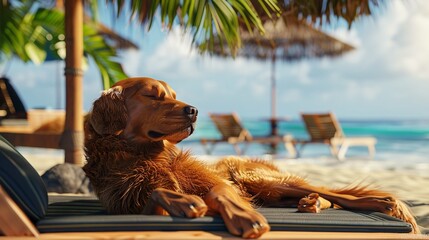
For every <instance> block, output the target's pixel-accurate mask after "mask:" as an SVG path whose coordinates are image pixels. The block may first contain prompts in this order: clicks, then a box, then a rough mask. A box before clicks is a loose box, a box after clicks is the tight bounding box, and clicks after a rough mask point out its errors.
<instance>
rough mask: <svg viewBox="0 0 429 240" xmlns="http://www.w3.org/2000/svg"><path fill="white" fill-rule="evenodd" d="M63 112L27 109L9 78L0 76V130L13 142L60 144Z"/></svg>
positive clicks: (36, 145)
mask: <svg viewBox="0 0 429 240" xmlns="http://www.w3.org/2000/svg"><path fill="white" fill-rule="evenodd" d="M64 118H65V112H64V111H63V110H42V109H30V110H27V109H26V107H25V106H24V104H23V102H22V101H21V99H20V97H19V95H18V93H17V92H16V91H15V89H14V88H13V86H12V84H11V83H10V80H9V79H8V78H5V77H1V78H0V134H2V136H3V137H4V138H6V139H7V140H8V141H9V142H11V143H12V144H13V145H14V146H25V147H43V148H60V138H61V135H62V133H63V128H64V127H63V125H64Z"/></svg>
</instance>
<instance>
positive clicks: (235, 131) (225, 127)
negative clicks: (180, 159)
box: [200, 113, 296, 157]
mask: <svg viewBox="0 0 429 240" xmlns="http://www.w3.org/2000/svg"><path fill="white" fill-rule="evenodd" d="M209 116H210V118H211V120H212V121H213V123H214V124H215V126H216V128H217V129H218V130H219V133H220V134H221V135H222V136H221V138H218V139H207V138H203V139H200V142H201V144H202V145H203V147H204V148H205V150H206V153H207V154H211V153H212V152H213V150H214V147H215V145H216V144H218V143H222V142H226V143H229V144H231V145H232V146H233V147H234V150H235V152H236V153H237V155H242V154H244V153H245V151H246V149H247V147H248V145H249V144H250V143H259V144H270V145H278V144H283V145H284V146H285V148H286V150H287V151H288V153H289V156H290V157H295V156H296V150H295V146H294V141H293V138H292V136H290V135H284V136H252V135H251V134H250V132H249V131H248V130H247V129H246V128H245V127H244V126H243V124H242V123H241V121H240V119H239V117H238V115H237V114H236V113H228V114H213V113H211V114H209ZM240 144H244V147H243V148H240Z"/></svg>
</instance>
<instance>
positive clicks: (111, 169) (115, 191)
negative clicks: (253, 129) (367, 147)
mask: <svg viewBox="0 0 429 240" xmlns="http://www.w3.org/2000/svg"><path fill="white" fill-rule="evenodd" d="M197 115H198V110H197V109H196V108H195V107H193V106H191V105H188V104H186V103H184V102H181V101H178V100H176V93H175V92H174V91H173V89H171V88H170V87H169V86H168V85H167V83H165V82H163V81H157V80H154V79H151V78H130V79H126V80H123V81H120V82H118V83H116V84H115V85H114V86H113V87H112V88H111V89H109V90H107V91H104V92H103V93H102V95H101V97H100V98H99V99H97V100H96V101H95V102H94V105H93V108H92V111H91V112H90V113H89V114H88V116H87V118H86V120H85V154H86V159H87V163H86V165H85V166H84V171H85V173H86V174H87V176H88V177H89V179H90V180H91V183H92V185H93V187H94V190H95V192H96V194H97V195H98V197H99V199H100V201H101V203H102V204H103V205H104V207H105V208H106V209H107V210H108V211H109V212H110V213H113V214H169V215H171V216H176V217H188V218H197V217H201V216H215V215H217V216H219V215H220V216H221V217H222V219H223V220H224V222H225V225H226V227H227V229H228V231H229V232H230V233H231V234H233V235H236V236H241V237H243V238H258V237H260V236H261V235H262V234H264V233H266V232H268V231H269V230H270V226H269V224H268V222H267V220H266V219H265V217H264V216H263V215H261V214H260V213H259V212H257V211H256V210H255V208H254V207H255V206H258V207H259V206H267V207H279V206H281V207H290V206H295V207H298V210H299V211H302V212H319V211H320V210H321V209H324V208H329V207H337V208H343V209H352V210H369V211H377V212H382V213H385V214H388V215H391V216H394V217H397V218H400V219H402V220H405V221H407V222H409V223H411V225H412V226H413V229H414V232H417V231H418V226H417V224H416V222H415V220H414V218H413V216H412V214H411V213H410V211H409V209H408V208H407V207H406V205H405V204H404V203H402V202H401V201H400V200H398V199H396V198H394V197H393V196H392V195H391V194H389V193H386V192H382V191H379V190H374V189H368V188H367V187H366V186H362V187H359V186H357V187H351V188H347V189H328V188H325V187H316V186H312V185H310V184H309V183H308V182H306V181H305V180H304V179H303V178H301V177H299V176H295V175H291V174H289V173H285V172H280V171H279V169H278V168H277V167H276V166H274V165H273V164H270V163H268V162H265V161H261V160H251V159H246V158H240V157H227V158H225V159H223V160H220V161H219V162H217V163H216V164H215V165H214V166H209V165H206V164H205V163H203V162H200V161H198V160H197V159H196V158H195V157H193V156H192V155H191V154H190V153H189V152H187V151H182V150H179V149H178V148H177V147H176V146H175V144H176V143H178V142H180V141H182V140H183V139H185V138H187V137H188V136H189V135H191V134H192V132H193V131H194V129H195V122H196V120H197Z"/></svg>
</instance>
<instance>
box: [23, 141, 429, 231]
mask: <svg viewBox="0 0 429 240" xmlns="http://www.w3.org/2000/svg"><path fill="white" fill-rule="evenodd" d="M21 152H22V154H23V155H24V157H26V158H27V159H28V160H29V162H30V163H31V164H32V165H33V166H34V167H35V168H36V170H37V171H38V172H39V174H43V172H44V171H46V170H47V169H49V168H50V167H52V166H54V165H56V164H58V163H62V161H63V157H62V154H61V152H59V151H58V150H48V151H46V149H44V150H43V151H34V152H33V151H32V152H31V153H29V152H27V151H25V150H24V151H21ZM220 157H221V156H206V155H201V156H198V158H199V159H201V160H202V161H206V162H208V163H213V162H215V161H217V160H218V159H219V158H220ZM405 160H406V159H404V161H398V159H392V160H383V161H378V160H368V159H365V160H361V159H348V160H346V161H342V162H340V161H337V160H335V159H332V158H329V157H321V158H300V159H274V160H267V161H272V162H273V163H274V164H276V165H277V166H278V167H279V168H280V169H281V170H282V171H288V172H291V173H294V174H297V175H299V176H302V177H305V178H306V179H307V180H308V181H309V182H310V183H312V184H313V185H317V186H318V185H320V186H329V187H332V188H341V187H345V186H347V185H350V184H356V183H362V184H366V185H370V186H372V187H375V188H379V189H382V190H385V191H389V192H392V193H393V194H394V195H396V196H397V197H398V198H400V199H402V200H404V201H405V202H407V203H408V204H409V205H410V206H411V210H412V212H413V213H414V214H415V216H416V219H417V222H418V224H419V226H421V230H422V231H423V232H424V233H426V234H429V187H428V186H429V161H426V162H424V161H420V162H416V161H410V162H407V161H405Z"/></svg>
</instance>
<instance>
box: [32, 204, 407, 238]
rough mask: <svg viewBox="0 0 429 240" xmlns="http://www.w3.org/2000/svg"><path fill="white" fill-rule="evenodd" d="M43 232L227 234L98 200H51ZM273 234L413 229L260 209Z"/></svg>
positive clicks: (390, 222)
mask: <svg viewBox="0 0 429 240" xmlns="http://www.w3.org/2000/svg"><path fill="white" fill-rule="evenodd" d="M49 200H50V204H49V207H48V213H47V215H46V218H45V219H42V220H40V221H39V222H38V223H37V229H38V230H39V231H40V232H43V233H48V232H88V231H90V232H92V231H180V230H202V231H227V230H226V227H225V224H224V223H223V221H222V219H221V218H219V217H215V218H213V217H202V218H193V219H190V218H177V217H170V216H153V215H137V214H136V215H108V214H107V212H106V211H105V210H104V209H103V207H102V206H101V204H100V202H99V201H98V200H97V198H96V197H94V196H92V197H91V196H51V197H50V199H49ZM258 211H260V212H261V213H262V214H263V215H264V216H265V217H266V218H267V220H268V222H269V224H270V226H271V230H272V231H320V232H324V231H329V232H393V233H409V232H411V225H410V224H408V223H406V222H403V221H400V220H398V219H396V218H393V217H390V216H387V215H385V214H382V213H375V212H357V211H346V210H338V209H327V210H324V211H322V212H321V213H298V212H297V211H296V209H295V208H260V209H258Z"/></svg>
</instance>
